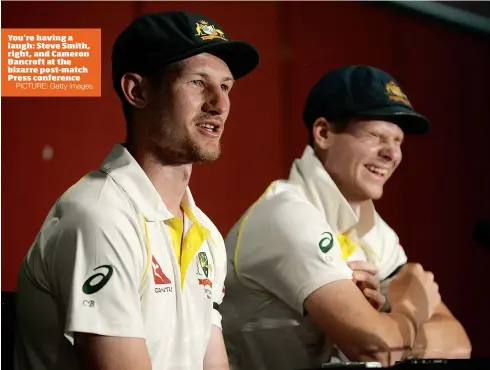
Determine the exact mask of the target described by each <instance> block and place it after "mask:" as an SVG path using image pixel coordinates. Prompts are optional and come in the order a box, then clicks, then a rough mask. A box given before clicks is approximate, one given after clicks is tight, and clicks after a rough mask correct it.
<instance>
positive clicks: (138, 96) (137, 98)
mask: <svg viewBox="0 0 490 370" xmlns="http://www.w3.org/2000/svg"><path fill="white" fill-rule="evenodd" d="M121 89H122V92H123V94H124V96H125V97H126V100H127V101H128V103H129V104H131V105H132V106H134V107H136V108H144V107H145V106H146V105H147V104H148V99H149V96H148V86H147V84H146V81H145V80H144V79H143V77H141V76H140V75H139V74H137V73H126V74H125V75H124V76H123V77H122V78H121Z"/></svg>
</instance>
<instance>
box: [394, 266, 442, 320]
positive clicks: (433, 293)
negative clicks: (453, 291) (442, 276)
mask: <svg viewBox="0 0 490 370" xmlns="http://www.w3.org/2000/svg"><path fill="white" fill-rule="evenodd" d="M388 300H389V301H390V303H391V308H392V311H398V310H400V311H404V312H405V313H407V312H408V313H410V315H411V316H412V317H413V319H415V321H416V322H417V324H419V325H421V324H423V323H425V322H426V321H428V320H429V319H430V318H431V317H432V315H433V313H434V311H435V310H436V308H437V307H438V306H439V304H440V303H441V296H440V294H439V286H438V285H437V284H436V283H435V282H434V275H433V274H432V273H431V272H429V271H425V270H424V268H423V267H422V266H421V265H420V264H418V263H407V264H406V265H405V266H404V267H403V268H402V269H401V270H400V272H399V273H398V274H397V275H396V277H395V278H394V279H393V281H392V282H391V283H390V285H389V286H388Z"/></svg>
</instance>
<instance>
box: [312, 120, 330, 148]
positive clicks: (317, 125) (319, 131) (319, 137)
mask: <svg viewBox="0 0 490 370" xmlns="http://www.w3.org/2000/svg"><path fill="white" fill-rule="evenodd" d="M312 130H313V131H312V134H313V142H314V143H315V145H316V146H317V147H318V148H319V149H323V150H325V149H328V146H329V144H330V141H331V140H329V139H330V138H331V136H332V124H331V123H330V122H328V121H327V120H326V119H325V118H324V117H319V118H317V119H316V120H315V122H314V123H313V129H312Z"/></svg>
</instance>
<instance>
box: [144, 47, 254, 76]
mask: <svg viewBox="0 0 490 370" xmlns="http://www.w3.org/2000/svg"><path fill="white" fill-rule="evenodd" d="M201 53H209V54H212V55H215V56H217V57H218V58H220V59H222V60H223V61H224V62H225V63H226V64H227V65H228V68H229V69H230V72H231V73H232V75H233V78H234V79H235V80H238V79H239V78H241V77H244V76H245V75H247V74H249V73H250V72H252V71H253V70H254V69H255V68H256V67H257V65H258V64H259V53H258V51H257V49H255V47H254V46H253V45H252V44H249V43H248V42H245V41H219V42H210V43H206V44H203V45H201V46H199V47H196V48H192V49H190V50H187V51H185V52H182V53H180V54H178V55H175V56H173V57H172V58H171V59H164V60H162V59H160V57H159V54H158V53H155V54H153V55H150V56H149V59H147V60H146V61H147V63H148V62H149V60H151V61H152V62H153V63H160V65H161V63H163V64H168V63H174V62H178V61H181V60H184V59H187V58H190V57H192V56H194V55H197V54H201Z"/></svg>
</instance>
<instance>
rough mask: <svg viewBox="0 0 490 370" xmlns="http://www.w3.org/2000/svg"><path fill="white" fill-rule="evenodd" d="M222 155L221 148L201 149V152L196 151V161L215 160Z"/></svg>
mask: <svg viewBox="0 0 490 370" xmlns="http://www.w3.org/2000/svg"><path fill="white" fill-rule="evenodd" d="M220 156H221V150H220V149H219V148H218V149H213V150H209V149H208V150H200V151H199V153H196V158H195V159H196V160H195V162H196V163H206V162H214V161H216V160H217V159H218V158H219V157H220Z"/></svg>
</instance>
